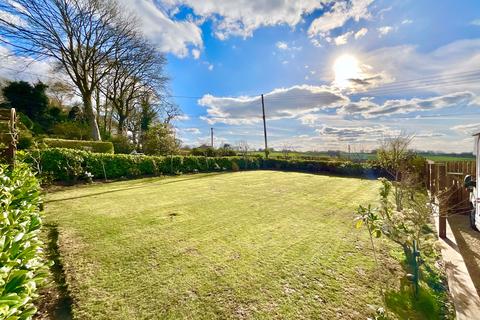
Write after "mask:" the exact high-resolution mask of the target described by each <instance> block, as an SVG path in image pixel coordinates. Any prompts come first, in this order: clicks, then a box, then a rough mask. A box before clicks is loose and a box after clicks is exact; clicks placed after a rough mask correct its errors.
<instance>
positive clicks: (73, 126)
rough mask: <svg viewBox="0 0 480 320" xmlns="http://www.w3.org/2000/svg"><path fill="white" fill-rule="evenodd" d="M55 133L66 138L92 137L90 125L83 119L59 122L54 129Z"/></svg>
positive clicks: (80, 138)
mask: <svg viewBox="0 0 480 320" xmlns="http://www.w3.org/2000/svg"><path fill="white" fill-rule="evenodd" d="M52 131H53V134H54V135H56V136H60V137H63V138H66V139H76V140H82V139H90V138H91V137H92V134H91V132H90V126H89V125H88V123H86V122H82V121H65V122H60V123H57V124H56V125H55V126H54V127H53V129H52Z"/></svg>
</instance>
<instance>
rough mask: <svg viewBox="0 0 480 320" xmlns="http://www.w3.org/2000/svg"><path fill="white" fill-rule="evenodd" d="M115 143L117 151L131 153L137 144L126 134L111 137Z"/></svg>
mask: <svg viewBox="0 0 480 320" xmlns="http://www.w3.org/2000/svg"><path fill="white" fill-rule="evenodd" d="M110 141H111V142H112V144H113V147H114V149H115V153H122V154H130V153H131V152H132V151H133V150H135V145H134V144H133V143H132V142H131V141H130V140H129V139H128V137H126V136H124V135H121V134H120V135H116V136H114V137H112V138H110Z"/></svg>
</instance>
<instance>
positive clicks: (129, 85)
mask: <svg viewBox="0 0 480 320" xmlns="http://www.w3.org/2000/svg"><path fill="white" fill-rule="evenodd" d="M125 45H126V46H128V48H129V50H128V51H127V53H124V52H123V50H124V48H117V49H116V50H115V51H114V54H113V57H112V59H113V60H112V62H111V65H112V67H111V70H110V74H109V75H107V76H106V77H105V78H104V80H103V81H102V82H101V83H100V88H101V90H102V92H103V93H104V94H105V96H106V98H107V99H108V100H109V101H110V103H111V105H112V106H113V108H114V109H115V114H116V116H117V121H118V133H119V134H124V133H125V131H126V129H127V128H126V120H127V119H128V118H129V117H130V116H131V115H132V114H133V113H134V112H135V109H136V108H139V107H140V105H141V103H142V101H143V100H144V99H145V97H148V98H149V99H150V100H163V96H164V91H165V84H166V82H167V77H166V76H165V75H164V73H165V72H164V70H163V69H164V65H165V62H166V59H165V57H164V56H163V55H162V54H160V53H158V52H157V50H156V49H155V47H153V46H152V45H151V44H150V43H148V42H147V41H146V40H144V39H142V38H141V37H139V36H138V37H135V38H133V39H131V41H129V42H128V43H126V44H125Z"/></svg>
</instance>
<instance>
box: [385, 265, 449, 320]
mask: <svg viewBox="0 0 480 320" xmlns="http://www.w3.org/2000/svg"><path fill="white" fill-rule="evenodd" d="M402 267H403V269H404V272H405V273H410V272H411V270H410V268H409V267H408V264H407V262H406V261H405V260H404V261H402ZM420 272H421V276H420V278H421V281H420V286H419V291H418V295H417V296H416V297H415V296H414V287H413V283H412V282H411V281H410V280H408V279H407V278H406V277H405V278H403V279H401V280H400V289H399V290H390V291H387V292H386V293H385V297H384V299H385V305H386V307H387V309H388V310H389V311H390V312H392V313H394V314H395V315H396V316H397V317H398V318H399V319H419V320H420V319H428V320H430V319H431V320H436V319H451V318H452V316H453V314H454V310H453V304H452V303H451V302H449V299H448V287H447V285H446V278H445V276H444V275H443V274H442V273H439V272H438V270H436V269H435V268H434V267H432V265H431V262H425V263H424V264H423V266H422V269H421V271H420Z"/></svg>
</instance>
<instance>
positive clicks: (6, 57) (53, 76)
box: [0, 46, 69, 83]
mask: <svg viewBox="0 0 480 320" xmlns="http://www.w3.org/2000/svg"><path fill="white" fill-rule="evenodd" d="M0 65H1V66H2V67H0V78H4V79H8V80H23V81H27V82H31V83H33V82H37V81H39V80H40V81H42V82H45V83H51V82H55V81H63V82H69V78H68V77H67V76H66V75H64V74H60V73H55V72H53V69H52V65H54V62H53V61H51V60H35V59H33V58H30V57H22V56H16V55H14V54H13V53H12V52H11V51H10V50H9V49H8V48H5V47H3V46H0Z"/></svg>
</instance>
